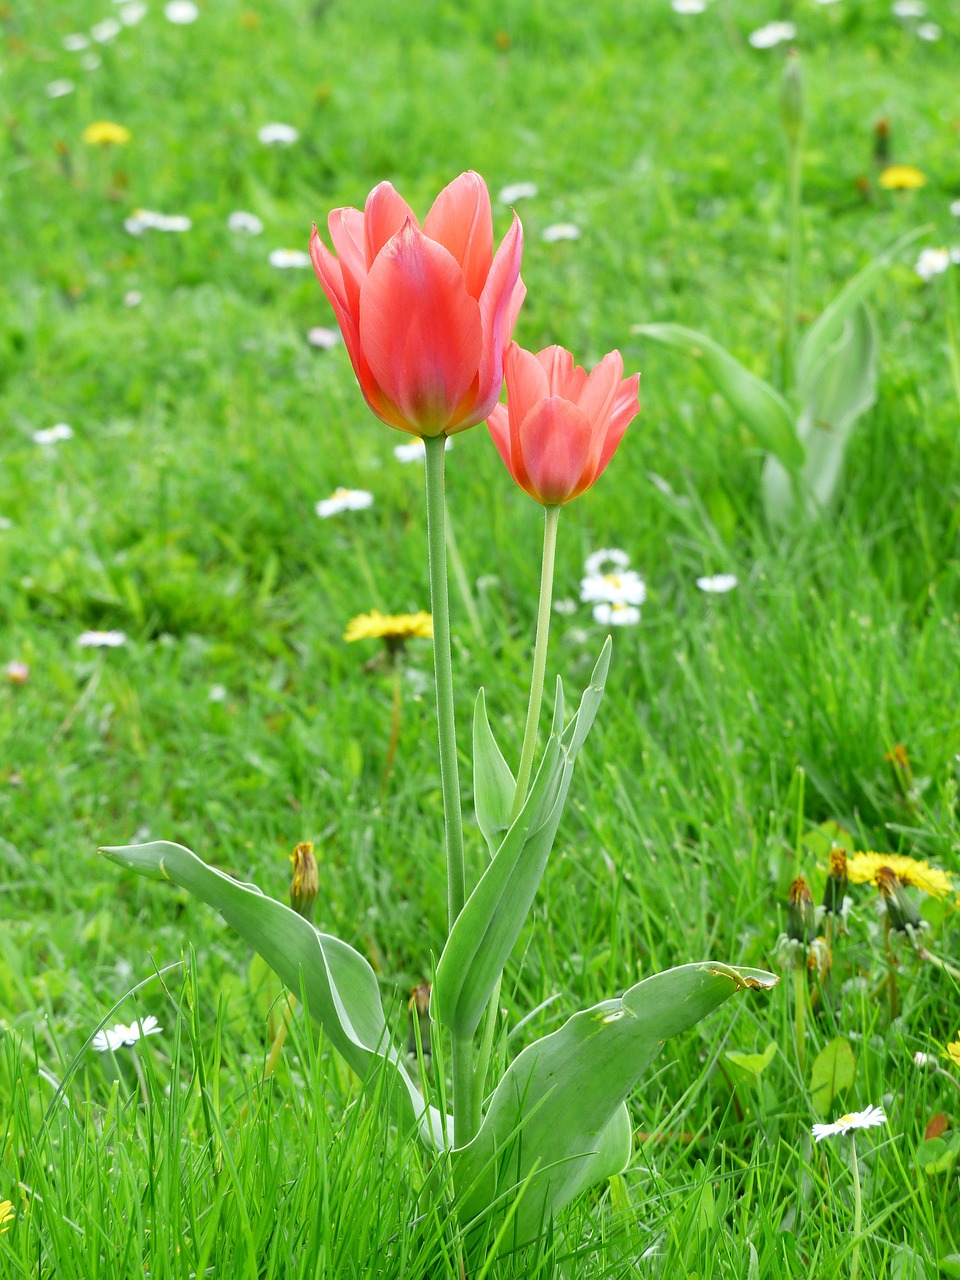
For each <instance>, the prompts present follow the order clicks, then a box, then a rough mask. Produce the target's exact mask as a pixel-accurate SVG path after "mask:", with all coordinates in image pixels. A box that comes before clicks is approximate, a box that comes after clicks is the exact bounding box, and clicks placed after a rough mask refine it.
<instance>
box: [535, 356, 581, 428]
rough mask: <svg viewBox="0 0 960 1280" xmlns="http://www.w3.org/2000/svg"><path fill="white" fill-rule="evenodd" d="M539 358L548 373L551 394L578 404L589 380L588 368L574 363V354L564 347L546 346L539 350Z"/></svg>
mask: <svg viewBox="0 0 960 1280" xmlns="http://www.w3.org/2000/svg"><path fill="white" fill-rule="evenodd" d="M537 359H538V360H539V361H540V364H541V365H542V366H543V370H544V372H545V373H546V375H547V384H548V386H549V387H550V394H551V395H553V396H562V397H563V399H564V400H571V401H572V402H573V403H574V404H576V403H577V401H578V400H579V398H580V392H581V391H582V390H583V388H584V386H585V384H586V381H587V371H586V369H581V368H580V366H579V365H578V364H574V360H573V356H572V355H571V354H570V352H569V351H567V350H566V349H565V348H564V347H558V346H553V347H545V348H544V349H543V351H538V352H537ZM588 416H589V415H588Z"/></svg>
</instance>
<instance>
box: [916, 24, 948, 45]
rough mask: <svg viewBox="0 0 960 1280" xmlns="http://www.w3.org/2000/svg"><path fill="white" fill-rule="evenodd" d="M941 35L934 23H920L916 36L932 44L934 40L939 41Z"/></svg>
mask: <svg viewBox="0 0 960 1280" xmlns="http://www.w3.org/2000/svg"><path fill="white" fill-rule="evenodd" d="M942 35H943V32H942V31H941V30H940V28H939V27H938V26H937V24H936V23H935V22H921V23H920V25H919V27H917V36H918V37H919V38H920V39H921V40H929V41H930V42H931V43H933V41H934V40H939V39H940V37H941V36H942Z"/></svg>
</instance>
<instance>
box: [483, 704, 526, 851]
mask: <svg viewBox="0 0 960 1280" xmlns="http://www.w3.org/2000/svg"><path fill="white" fill-rule="evenodd" d="M516 788H517V784H516V782H515V780H514V777H513V774H512V772H511V771H510V766H509V765H508V764H507V762H506V760H505V759H504V758H503V752H502V751H501V750H500V748H499V747H498V746H497V740H496V738H495V737H494V736H493V730H492V729H491V728H490V721H489V720H488V719H487V702H486V697H485V696H484V692H483V690H482V689H481V690H480V692H479V693H478V694H477V705H476V707H475V708H474V712H473V803H474V806H475V808H476V811H477V824H478V826H479V827H480V830H481V831H482V832H483V838H484V839H485V840H486V842H487V847H488V848H489V850H490V855H491V857H492V856H493V854H495V853H496V851H497V849H499V847H500V845H501V843H502V841H503V837H504V836H505V835H506V833H507V831H508V830H509V827H510V811H511V809H512V808H513V797H514V792H515V791H516Z"/></svg>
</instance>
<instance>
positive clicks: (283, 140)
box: [257, 124, 300, 147]
mask: <svg viewBox="0 0 960 1280" xmlns="http://www.w3.org/2000/svg"><path fill="white" fill-rule="evenodd" d="M299 137H300V130H299V129H295V128H294V127H293V125H292V124H265V125H264V126H263V127H262V128H261V129H258V130H257V139H258V140H259V141H260V142H262V143H263V144H264V146H267V147H292V146H293V144H294V143H295V142H296V141H297V139H298V138H299Z"/></svg>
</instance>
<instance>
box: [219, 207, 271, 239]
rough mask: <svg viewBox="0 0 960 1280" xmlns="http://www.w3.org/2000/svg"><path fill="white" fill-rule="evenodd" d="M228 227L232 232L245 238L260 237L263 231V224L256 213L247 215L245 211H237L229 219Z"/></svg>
mask: <svg viewBox="0 0 960 1280" xmlns="http://www.w3.org/2000/svg"><path fill="white" fill-rule="evenodd" d="M227 226H228V227H229V229H230V230H231V231H236V232H239V233H240V234H241V235H245V236H258V235H259V234H260V232H261V231H262V230H263V223H262V222H261V221H260V219H259V218H258V217H257V215H256V214H255V213H247V211H246V210H245V209H236V210H234V212H233V213H231V215H230V217H229V218H227Z"/></svg>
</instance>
